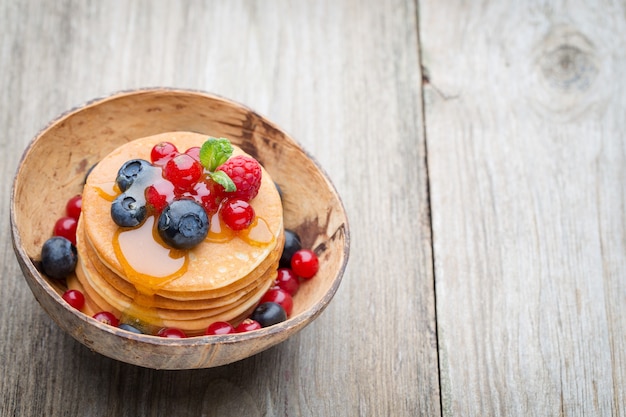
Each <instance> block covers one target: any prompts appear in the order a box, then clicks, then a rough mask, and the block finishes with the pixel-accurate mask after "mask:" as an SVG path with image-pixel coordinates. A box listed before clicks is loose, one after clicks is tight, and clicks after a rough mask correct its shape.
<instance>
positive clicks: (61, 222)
mask: <svg viewBox="0 0 626 417" xmlns="http://www.w3.org/2000/svg"><path fill="white" fill-rule="evenodd" d="M77 226H78V222H77V221H76V219H75V218H73V217H61V218H60V219H58V220H57V221H56V223H55V224H54V232H53V234H54V236H61V237H64V238H66V239H67V240H69V241H70V242H72V245H76V227H77Z"/></svg>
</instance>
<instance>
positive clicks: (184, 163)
mask: <svg viewBox="0 0 626 417" xmlns="http://www.w3.org/2000/svg"><path fill="white" fill-rule="evenodd" d="M203 171H204V168H202V165H200V162H198V161H196V160H195V159H193V158H192V157H191V156H189V155H187V154H181V155H178V156H175V157H174V158H172V159H170V160H169V161H167V164H165V168H163V174H164V176H165V178H167V179H168V180H170V181H171V182H172V184H174V187H176V188H178V189H179V190H190V189H191V188H192V187H193V185H194V184H195V183H196V182H198V180H199V179H200V177H201V176H202V172H203Z"/></svg>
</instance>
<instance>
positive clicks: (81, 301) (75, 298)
mask: <svg viewBox="0 0 626 417" xmlns="http://www.w3.org/2000/svg"><path fill="white" fill-rule="evenodd" d="M63 299H64V300H65V301H66V302H67V303H68V304H69V305H71V306H72V307H74V308H75V309H76V310H80V309H81V308H83V306H84V305H85V296H84V295H83V293H82V292H80V291H78V290H67V291H65V292H64V293H63Z"/></svg>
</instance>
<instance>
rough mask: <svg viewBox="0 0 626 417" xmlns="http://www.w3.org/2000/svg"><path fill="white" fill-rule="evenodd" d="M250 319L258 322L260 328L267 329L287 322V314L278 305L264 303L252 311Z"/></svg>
mask: <svg viewBox="0 0 626 417" xmlns="http://www.w3.org/2000/svg"><path fill="white" fill-rule="evenodd" d="M250 319H251V320H254V321H256V322H258V323H259V324H260V325H261V327H269V326H272V325H274V324H277V323H280V322H282V321H285V320H287V313H286V312H285V310H284V309H283V307H282V306H281V305H280V304H278V303H272V302H266V303H262V304H260V305H259V306H258V307H257V308H255V309H254V311H253V312H252V315H251V316H250Z"/></svg>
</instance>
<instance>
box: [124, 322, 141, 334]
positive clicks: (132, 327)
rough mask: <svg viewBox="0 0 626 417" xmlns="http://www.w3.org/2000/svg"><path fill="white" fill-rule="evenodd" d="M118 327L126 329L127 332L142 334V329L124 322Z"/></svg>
mask: <svg viewBox="0 0 626 417" xmlns="http://www.w3.org/2000/svg"><path fill="white" fill-rule="evenodd" d="M118 327H119V328H120V329H122V330H126V331H127V332H131V333H137V334H142V332H141V330H139V329H138V328H136V327H134V326H131V325H130V324H127V323H122V324H120V325H119V326H118Z"/></svg>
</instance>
